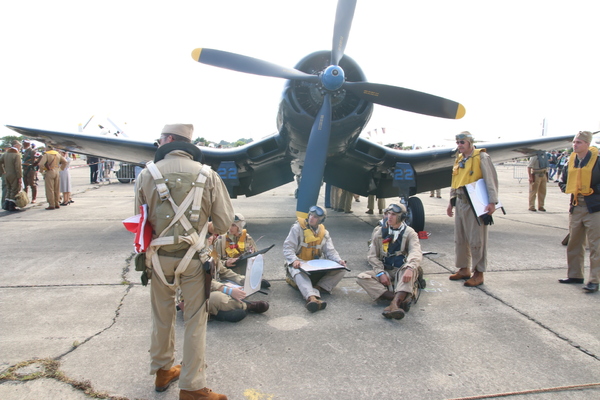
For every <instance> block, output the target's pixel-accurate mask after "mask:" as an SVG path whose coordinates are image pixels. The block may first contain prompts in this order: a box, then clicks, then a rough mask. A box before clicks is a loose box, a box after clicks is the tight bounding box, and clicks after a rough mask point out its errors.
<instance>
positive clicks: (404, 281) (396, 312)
mask: <svg viewBox="0 0 600 400" xmlns="http://www.w3.org/2000/svg"><path fill="white" fill-rule="evenodd" d="M385 216H386V218H385V219H384V220H383V224H382V225H383V226H378V227H376V228H375V229H374V230H373V235H372V237H371V246H370V248H369V253H368V256H367V258H368V261H369V264H370V265H371V267H372V268H373V271H367V272H361V273H360V274H358V276H357V279H356V283H358V285H359V286H360V287H362V288H363V289H365V291H366V292H367V293H368V294H369V296H371V298H372V299H373V300H389V301H391V303H390V305H389V306H388V307H386V308H385V309H384V310H383V316H384V317H386V318H390V319H391V318H393V319H402V318H404V315H405V313H406V312H408V310H410V306H411V303H412V300H413V298H414V293H413V290H414V288H415V281H416V280H417V279H422V269H421V266H420V265H421V260H422V259H423V254H422V253H421V244H420V243H419V236H418V235H417V233H416V232H415V230H414V229H413V228H411V227H410V226H408V225H406V223H405V222H404V219H405V218H406V207H405V206H404V204H390V205H389V207H388V208H387V209H386V210H385Z"/></svg>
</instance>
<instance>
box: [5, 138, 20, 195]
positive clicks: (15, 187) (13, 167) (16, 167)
mask: <svg viewBox="0 0 600 400" xmlns="http://www.w3.org/2000/svg"><path fill="white" fill-rule="evenodd" d="M2 164H3V165H4V181H5V182H6V200H8V201H10V202H13V203H14V202H15V196H16V195H17V193H19V191H20V190H21V179H22V178H23V171H22V169H21V153H20V152H19V150H17V149H16V148H15V147H11V148H9V149H8V150H6V152H5V153H4V154H3V155H2Z"/></svg>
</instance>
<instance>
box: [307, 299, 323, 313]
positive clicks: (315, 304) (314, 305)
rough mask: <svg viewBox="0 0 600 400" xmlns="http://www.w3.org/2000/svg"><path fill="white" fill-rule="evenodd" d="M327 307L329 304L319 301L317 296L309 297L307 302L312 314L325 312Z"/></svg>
mask: <svg viewBox="0 0 600 400" xmlns="http://www.w3.org/2000/svg"><path fill="white" fill-rule="evenodd" d="M325 307H327V303H326V302H324V301H321V299H318V298H317V296H309V297H308V300H306V309H307V310H308V311H310V312H317V311H319V310H324V309H325Z"/></svg>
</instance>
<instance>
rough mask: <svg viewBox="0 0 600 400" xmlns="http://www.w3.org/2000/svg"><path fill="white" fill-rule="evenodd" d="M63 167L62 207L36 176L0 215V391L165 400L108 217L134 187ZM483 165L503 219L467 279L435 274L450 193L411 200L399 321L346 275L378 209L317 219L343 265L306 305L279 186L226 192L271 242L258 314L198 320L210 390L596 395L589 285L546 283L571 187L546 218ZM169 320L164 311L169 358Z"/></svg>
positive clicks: (288, 209) (142, 308) (119, 240)
mask: <svg viewBox="0 0 600 400" xmlns="http://www.w3.org/2000/svg"><path fill="white" fill-rule="evenodd" d="M73 165H74V166H75V167H77V168H73V169H72V170H71V172H72V176H73V182H74V187H73V199H74V200H75V203H73V204H71V205H69V206H67V207H61V209H60V210H55V211H46V210H44V208H45V207H46V206H47V203H43V200H44V199H43V192H44V189H43V181H41V182H40V188H39V191H40V192H41V196H39V197H38V203H37V204H35V205H30V206H28V208H27V210H26V211H25V212H21V213H8V212H2V213H0V250H1V252H2V262H1V268H0V282H1V283H0V302H1V303H0V398H1V399H4V400H13V399H19V400H21V399H41V398H44V399H67V400H71V399H86V398H91V395H90V394H85V393H84V390H85V389H87V390H88V391H89V393H92V394H96V395H97V394H104V396H105V397H107V398H114V399H116V398H119V399H177V398H178V388H177V385H176V384H174V385H172V386H171V388H169V389H168V391H166V392H164V393H156V392H155V391H154V386H153V385H154V379H153V376H151V375H149V374H148V371H149V356H148V348H149V339H150V318H151V316H150V302H149V288H147V287H143V286H142V285H141V284H140V283H139V282H140V280H139V273H138V272H136V271H132V269H133V268H132V266H131V265H130V261H131V258H132V255H133V246H132V241H133V235H132V234H131V233H129V232H127V231H126V230H125V229H124V227H123V225H122V223H121V221H122V220H123V219H125V218H127V217H129V216H131V215H133V214H132V213H133V212H134V210H133V185H131V184H121V183H118V182H116V180H113V181H112V183H110V184H108V183H103V184H99V185H90V184H89V183H88V182H89V170H88V167H87V166H85V165H83V163H82V162H81V161H76V162H74V164H73ZM498 173H499V177H500V198H501V201H502V202H503V204H504V206H505V209H506V211H507V215H501V214H500V213H498V212H497V213H495V214H494V219H495V224H494V225H493V226H492V227H491V228H490V235H489V238H490V245H489V252H488V258H489V267H488V272H487V273H486V275H485V284H484V285H483V286H480V287H478V288H466V287H464V286H463V285H462V282H452V281H449V280H448V276H449V274H450V273H451V272H453V271H454V254H453V248H454V243H453V230H454V227H453V224H454V221H453V219H452V218H449V217H448V216H446V206H447V202H448V192H449V189H447V188H446V189H443V191H442V197H443V199H437V198H430V197H429V193H423V194H421V195H419V197H421V199H422V200H423V203H424V205H425V209H426V213H427V217H426V230H427V231H428V232H430V236H429V238H428V239H426V240H422V242H421V245H422V248H423V250H424V251H426V252H433V253H432V254H428V255H426V256H425V257H424V261H423V268H424V271H425V278H426V280H427V289H426V290H424V291H423V292H422V295H421V298H420V300H419V302H418V303H417V304H416V305H413V307H412V309H411V311H410V313H408V315H407V316H406V317H405V318H404V319H403V320H401V321H394V320H387V319H385V318H383V317H382V316H381V312H382V310H383V308H384V307H385V306H386V304H385V303H381V304H379V303H374V302H372V301H370V299H369V298H368V296H367V295H366V293H365V292H364V291H362V289H361V288H360V287H359V286H358V285H357V284H356V283H355V277H356V275H357V274H358V273H360V272H361V271H365V270H367V269H368V268H369V267H368V265H367V263H366V251H367V241H368V239H369V237H370V233H371V231H372V229H373V227H374V226H375V225H376V223H377V221H378V219H379V216H378V215H367V214H365V211H366V200H367V199H366V198H361V202H360V203H353V208H354V213H353V214H344V213H337V212H333V211H331V210H328V211H329V215H328V217H327V221H326V222H325V225H326V226H327V228H328V230H329V231H330V233H331V235H332V237H333V241H334V244H335V246H336V248H337V249H338V251H339V253H340V255H341V256H342V257H343V258H344V259H346V260H347V261H348V265H349V268H350V269H351V272H348V273H347V275H346V277H345V278H344V279H343V280H342V282H341V283H340V285H339V286H338V287H337V288H336V289H335V290H334V291H333V294H332V295H330V296H326V297H325V298H324V299H325V300H326V301H327V302H328V306H327V309H326V310H324V311H321V312H318V313H315V314H311V313H309V312H308V311H307V310H306V309H305V308H304V302H303V300H302V299H301V297H300V295H299V293H298V292H297V291H295V290H294V289H292V288H291V287H289V286H288V285H287V284H286V283H285V280H284V270H283V255H282V252H281V247H282V243H283V240H284V239H285V237H286V235H287V233H288V231H289V228H290V226H291V224H292V223H293V222H294V210H295V205H296V202H295V199H294V197H293V191H294V189H295V186H294V184H289V185H286V186H283V187H280V188H277V189H275V190H272V191H269V192H266V193H263V194H261V195H259V196H255V197H252V198H239V199H235V200H233V202H234V206H235V208H236V211H239V212H241V213H242V214H243V215H244V216H245V217H246V219H247V220H248V230H249V232H250V234H251V235H252V236H253V237H254V238H255V239H258V238H261V237H262V238H261V239H260V241H259V247H267V246H269V245H271V244H275V247H274V248H273V249H272V250H271V251H269V252H268V253H267V254H266V257H265V258H266V262H265V277H266V278H267V279H269V280H270V281H271V284H272V287H271V290H270V293H269V294H268V295H266V296H265V295H262V294H255V295H254V297H255V299H257V300H263V299H264V300H268V301H269V302H270V304H271V308H270V309H269V311H267V312H266V313H265V314H262V315H249V316H248V317H247V318H246V319H244V320H243V321H241V322H239V323H236V324H232V323H226V322H216V321H212V322H209V324H208V334H207V362H208V370H207V376H208V385H209V387H210V388H212V389H213V390H215V391H216V392H219V393H224V394H226V395H228V396H229V399H231V400H317V399H318V400H330V399H331V400H333V399H336V400H338V399H350V400H354V399H376V400H379V399H400V398H402V399H415V400H421V399H440V400H442V399H457V398H496V397H498V396H494V397H489V396H487V397H483V396H485V395H492V394H513V395H511V396H510V397H508V398H511V399H536V400H538V399H561V400H562V399H597V398H600V324H599V322H598V315H599V312H600V311H599V310H600V293H596V294H585V293H583V291H582V290H581V286H582V285H561V284H559V283H558V282H557V279H559V278H563V277H565V276H566V256H565V247H564V246H562V245H561V243H560V242H561V240H562V239H563V238H564V236H565V235H566V234H567V225H568V212H567V211H568V196H567V195H564V194H562V193H560V190H559V189H558V188H557V187H556V186H555V184H554V183H550V184H549V187H548V196H547V200H546V209H547V210H548V212H545V213H542V212H535V213H534V212H530V211H528V210H527V209H528V204H527V191H528V189H527V181H526V180H523V181H521V182H519V181H518V180H517V179H515V178H513V166H509V165H507V166H498ZM323 192H324V191H322V192H321V193H323ZM39 200H42V201H39ZM393 200H395V199H388V203H390V202H391V201H393ZM320 204H321V205H322V204H323V198H322V197H321V199H320ZM587 265H589V259H588V260H586V276H587ZM182 332H183V319H182V316H181V313H179V315H178V319H177V343H178V351H179V352H180V351H181V343H182ZM36 359H40V360H38V361H34V360H36ZM176 359H177V360H179V359H180V353H179V355H177V357H176ZM594 384H595V385H594ZM585 385H587V386H585ZM563 387H572V388H571V389H569V390H565V389H561V388H563ZM556 389H558V390H556ZM472 396H475V397H472Z"/></svg>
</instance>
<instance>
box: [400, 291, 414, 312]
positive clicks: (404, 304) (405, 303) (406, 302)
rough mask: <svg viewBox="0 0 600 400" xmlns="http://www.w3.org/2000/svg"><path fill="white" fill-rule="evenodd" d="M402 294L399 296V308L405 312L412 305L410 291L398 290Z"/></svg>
mask: <svg viewBox="0 0 600 400" xmlns="http://www.w3.org/2000/svg"><path fill="white" fill-rule="evenodd" d="M400 293H401V294H402V296H401V297H400V308H401V309H403V310H404V312H405V313H407V312H409V311H410V306H411V305H412V293H408V292H400Z"/></svg>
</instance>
